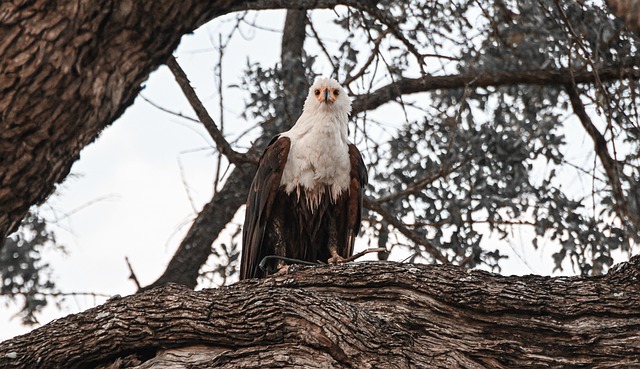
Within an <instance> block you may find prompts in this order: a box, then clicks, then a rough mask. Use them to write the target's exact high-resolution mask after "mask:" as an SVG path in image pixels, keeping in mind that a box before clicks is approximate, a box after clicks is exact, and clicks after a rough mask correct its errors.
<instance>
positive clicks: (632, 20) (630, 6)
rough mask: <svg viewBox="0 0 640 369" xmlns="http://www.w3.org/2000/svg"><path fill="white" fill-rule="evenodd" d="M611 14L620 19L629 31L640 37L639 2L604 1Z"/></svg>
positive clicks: (625, 0) (622, 0)
mask: <svg viewBox="0 0 640 369" xmlns="http://www.w3.org/2000/svg"><path fill="white" fill-rule="evenodd" d="M605 2H606V3H607V5H609V8H611V11H612V12H613V14H615V15H616V16H617V17H619V18H622V20H623V21H624V24H626V25H627V27H629V29H630V30H632V31H633V32H635V33H636V35H638V36H640V1H639V0H606V1H605Z"/></svg>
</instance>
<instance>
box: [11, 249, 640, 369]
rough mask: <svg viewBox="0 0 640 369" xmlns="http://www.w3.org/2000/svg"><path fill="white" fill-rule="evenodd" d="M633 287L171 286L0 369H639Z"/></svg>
mask: <svg viewBox="0 0 640 369" xmlns="http://www.w3.org/2000/svg"><path fill="white" fill-rule="evenodd" d="M638 278H640V259H638V258H637V257H636V258H634V259H632V261H631V262H630V263H626V264H622V265H620V266H617V267H614V268H613V269H612V270H611V272H610V273H609V274H608V275H606V276H599V277H557V278H551V277H541V276H524V277H513V276H512V277H505V276H500V275H496V274H491V273H488V272H483V271H474V270H465V269H462V268H458V267H454V266H442V265H441V266H428V265H413V264H397V263H388V262H378V263H356V264H348V265H342V266H337V267H334V266H322V267H310V268H309V267H307V268H300V269H299V270H297V271H293V272H292V273H290V274H288V275H280V276H274V277H270V278H267V279H262V280H247V281H243V282H241V283H237V284H235V285H233V286H230V287H225V288H220V289H210V290H203V291H198V292H194V291H192V290H190V289H187V288H184V287H180V286H178V285H174V284H170V285H167V286H164V287H160V288H157V289H154V290H151V291H147V292H144V293H140V294H137V295H133V296H128V297H125V298H122V299H114V300H112V301H109V302H107V303H105V304H103V305H101V306H98V307H96V308H93V309H90V310H87V311H86V312H83V313H80V314H75V315H70V316H67V317H65V318H63V319H59V320H56V321H54V322H52V323H49V324H47V325H45V326H43V327H42V328H39V329H36V330H34V331H32V332H31V333H29V334H27V335H24V336H19V337H16V338H13V339H11V340H8V341H5V342H3V343H0V352H1V353H2V355H0V367H2V368H88V367H96V366H97V367H102V368H161V367H163V368H166V367H175V368H185V367H189V368H209V367H219V368H238V367H242V368H276V367H299V368H329V367H332V368H420V367H432V368H434V367H435V368H462V367H464V368H484V367H491V368H567V367H571V368H576V367H588V368H630V367H639V366H640V341H639V340H638V335H639V334H640V314H639V313H638V311H640V310H639V309H638V308H639V307H640V302H638V297H640V296H639V292H640V284H639V283H638ZM78 342H82V344H78ZM114 363H117V364H114ZM127 363H128V364H127ZM169 363H172V364H171V365H173V366H169Z"/></svg>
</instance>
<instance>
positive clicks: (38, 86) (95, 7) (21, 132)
mask: <svg viewBox="0 0 640 369" xmlns="http://www.w3.org/2000/svg"><path fill="white" fill-rule="evenodd" d="M306 3H309V4H310V5H309V6H313V7H316V8H326V7H332V6H335V5H336V4H347V5H352V6H353V5H355V6H358V7H360V6H364V5H365V4H374V3H375V2H374V1H367V2H364V3H363V2H357V1H355V0H341V1H322V0H319V1H313V2H311V1H298V0H279V1H260V0H255V1H240V0H214V1H205V0H186V1H175V0H160V1H153V2H135V1H133V2H132V1H109V0H101V1H88V0H81V1H75V2H65V1H59V2H50V1H20V0H12V1H11V0H7V1H2V2H0V168H1V171H0V245H2V243H3V242H2V241H3V240H4V238H5V237H6V236H7V235H8V234H9V233H10V232H12V231H14V230H15V229H16V227H17V225H18V224H19V222H20V220H21V219H22V218H23V216H24V215H25V214H26V211H27V210H28V208H29V207H30V206H31V205H34V204H37V203H40V202H42V201H43V200H45V198H46V197H47V196H49V194H51V192H52V191H53V190H54V187H55V184H56V183H59V182H60V181H62V180H63V179H64V178H65V177H66V175H67V174H68V173H69V170H70V168H71V165H72V164H73V162H74V161H75V160H77V159H78V157H79V153H80V151H81V150H82V148H83V147H85V146H86V145H87V144H89V143H91V142H93V141H94V140H95V138H96V137H97V136H98V134H99V133H100V131H102V129H104V128H105V127H106V126H108V125H109V124H111V122H113V121H114V120H115V119H116V118H117V117H118V116H120V115H121V114H122V112H123V111H124V110H125V109H126V108H127V107H128V106H129V105H130V104H131V103H132V102H133V99H134V98H135V96H136V95H137V93H138V91H139V89H140V84H141V83H142V82H143V81H144V80H145V79H146V78H147V77H148V75H149V73H150V72H151V71H153V70H154V69H155V68H157V67H158V66H159V65H161V64H162V63H164V62H165V61H166V60H167V57H168V56H169V55H170V54H171V52H172V51H173V50H174V49H175V47H176V46H177V44H178V42H179V40H180V37H181V36H182V35H183V34H185V33H187V32H191V31H193V30H194V29H195V28H197V27H198V26H200V25H201V24H203V23H204V22H205V21H208V20H210V19H212V18H214V17H216V16H219V15H221V14H224V13H227V12H230V11H237V10H244V9H268V8H278V7H284V8H286V7H292V8H300V7H303V6H304V5H305V4H306ZM311 3H312V4H311Z"/></svg>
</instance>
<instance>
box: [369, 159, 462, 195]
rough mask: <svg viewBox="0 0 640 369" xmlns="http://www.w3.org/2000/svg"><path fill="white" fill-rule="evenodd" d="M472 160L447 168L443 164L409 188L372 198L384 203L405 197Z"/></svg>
mask: <svg viewBox="0 0 640 369" xmlns="http://www.w3.org/2000/svg"><path fill="white" fill-rule="evenodd" d="M470 161H471V159H469V158H467V159H465V160H463V161H461V162H460V163H458V164H457V165H455V166H453V167H450V168H447V167H446V166H444V165H443V166H441V167H440V169H438V171H437V172H436V173H434V174H433V175H430V176H428V177H425V178H423V179H421V180H419V181H418V182H415V183H412V184H410V185H408V186H407V188H405V189H404V190H402V191H398V192H395V193H392V194H390V195H387V196H384V197H381V198H379V199H376V200H372V201H376V202H378V203H382V202H387V201H391V200H395V199H397V198H399V197H403V196H406V195H410V194H414V193H416V192H418V191H420V190H422V189H424V188H425V186H427V185H429V184H431V183H433V182H435V181H436V180H438V179H440V178H443V177H446V176H448V175H449V174H451V173H453V172H455V171H457V170H458V169H460V168H462V167H463V166H465V165H466V164H467V163H469V162H470Z"/></svg>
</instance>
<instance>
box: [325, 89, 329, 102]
mask: <svg viewBox="0 0 640 369" xmlns="http://www.w3.org/2000/svg"><path fill="white" fill-rule="evenodd" d="M329 102H330V101H329V88H325V90H324V103H325V104H328V103H329Z"/></svg>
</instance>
